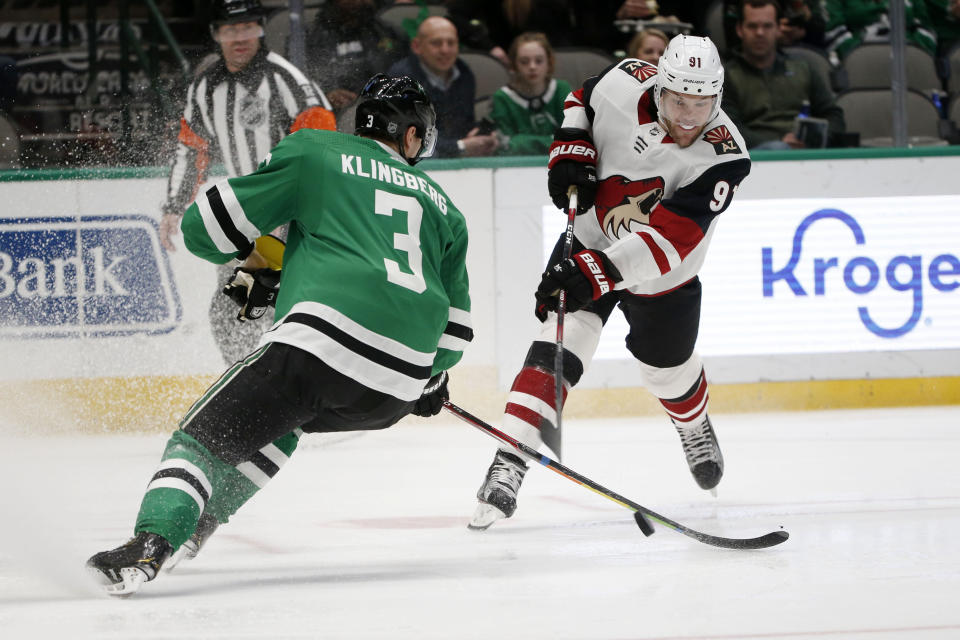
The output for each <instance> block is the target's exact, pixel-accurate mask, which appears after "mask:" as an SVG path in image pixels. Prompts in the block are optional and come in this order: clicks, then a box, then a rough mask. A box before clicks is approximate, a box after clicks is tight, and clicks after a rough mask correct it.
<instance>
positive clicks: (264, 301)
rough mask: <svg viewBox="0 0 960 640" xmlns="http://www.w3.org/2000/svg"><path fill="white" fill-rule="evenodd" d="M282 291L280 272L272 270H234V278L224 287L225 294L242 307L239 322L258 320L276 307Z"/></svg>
mask: <svg viewBox="0 0 960 640" xmlns="http://www.w3.org/2000/svg"><path fill="white" fill-rule="evenodd" d="M279 291H280V272H279V271H275V270H273V269H270V268H265V269H257V270H256V271H251V270H250V269H244V268H243V267H237V268H236V269H234V270H233V277H232V278H230V281H229V282H227V284H226V286H224V287H223V293H224V294H226V295H228V296H230V298H231V299H232V300H233V301H234V302H236V303H237V304H238V305H240V311H239V313H237V320H239V321H240V322H244V321H245V320H257V319H258V318H260V317H262V316H263V314H264V313H266V311H267V307H272V306H275V305H276V302H277V293H278V292H279Z"/></svg>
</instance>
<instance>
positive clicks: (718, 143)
mask: <svg viewBox="0 0 960 640" xmlns="http://www.w3.org/2000/svg"><path fill="white" fill-rule="evenodd" d="M703 139H704V140H706V141H707V142H709V143H710V144H712V145H713V150H714V151H715V152H716V153H717V155H718V156H722V155H725V154H727V153H743V151H742V150H741V149H740V145H738V144H737V141H736V140H734V139H733V134H731V133H730V130H729V129H727V126H726V125H723V124H722V125H720V126H719V127H714V128H713V129H710V131H707V132H706V133H705V134H703Z"/></svg>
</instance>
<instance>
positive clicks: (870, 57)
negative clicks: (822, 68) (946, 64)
mask: <svg viewBox="0 0 960 640" xmlns="http://www.w3.org/2000/svg"><path fill="white" fill-rule="evenodd" d="M891 51H892V49H891V47H890V45H887V44H864V45H860V46H859V47H857V48H856V49H854V50H853V51H851V52H850V53H849V55H847V57H846V58H844V59H843V68H844V70H845V71H846V75H847V88H849V89H880V88H887V87H889V86H890V60H891V55H892V54H891ZM904 52H905V53H904V55H905V56H906V76H907V77H906V80H907V88H908V89H913V90H915V91H920V92H923V93H925V94H927V95H929V94H930V91H932V90H937V91H939V90H941V89H942V88H943V82H942V81H941V80H940V76H939V75H937V66H936V63H935V62H934V60H933V56H931V55H930V54H929V53H927V52H926V51H924V50H923V49H921V48H919V47H914V46H908V47H906V48H905V49H904Z"/></svg>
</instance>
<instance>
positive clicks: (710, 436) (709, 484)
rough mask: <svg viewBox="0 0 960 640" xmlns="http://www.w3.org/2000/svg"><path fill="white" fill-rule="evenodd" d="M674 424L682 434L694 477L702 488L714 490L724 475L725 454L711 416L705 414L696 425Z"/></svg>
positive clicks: (682, 441) (682, 440)
mask: <svg viewBox="0 0 960 640" xmlns="http://www.w3.org/2000/svg"><path fill="white" fill-rule="evenodd" d="M673 426H675V427H676V428H677V433H679V434H680V442H681V443H683V453H684V454H685V455H686V456H687V465H688V466H689V467H690V473H692V474H693V479H694V480H696V481H697V484H698V485H700V488H701V489H706V490H708V491H713V489H714V488H715V487H716V486H717V485H718V484H720V478H722V477H723V454H721V453H720V445H719V444H718V443H717V436H716V435H715V434H714V433H713V425H712V424H710V417H709V416H707V415H704V417H703V420H702V421H701V422H699V423H697V424H695V425H689V426H682V427H681V426H680V425H678V424H677V423H676V422H674V425H673ZM714 493H715V492H714Z"/></svg>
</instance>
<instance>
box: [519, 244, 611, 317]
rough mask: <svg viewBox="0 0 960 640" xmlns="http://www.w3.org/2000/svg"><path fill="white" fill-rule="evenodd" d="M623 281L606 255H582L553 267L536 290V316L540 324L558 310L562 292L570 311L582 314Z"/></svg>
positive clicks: (590, 252) (595, 253)
mask: <svg viewBox="0 0 960 640" xmlns="http://www.w3.org/2000/svg"><path fill="white" fill-rule="evenodd" d="M622 279H623V278H622V277H621V276H620V272H619V271H617V268H616V267H615V266H614V265H613V263H612V262H610V259H609V258H607V256H606V255H605V254H604V253H603V251H592V250H589V249H588V250H587V251H581V252H580V253H576V254H574V255H573V257H572V258H567V259H566V260H562V261H560V262H558V263H557V264H555V265H553V266H552V267H550V268H549V269H547V271H546V272H545V273H544V274H543V276H542V277H541V278H540V286H539V287H537V293H536V297H537V309H536V316H537V318H539V319H540V321H541V322H543V321H545V320H546V318H547V311H556V310H557V299H558V296H559V295H560V290H561V289H563V290H564V291H566V292H567V311H570V312H571V313H572V312H574V311H579V310H580V309H582V308H583V307H585V306H586V305H588V304H590V303H591V302H592V301H594V300H597V299H598V298H599V297H600V296H602V295H603V294H605V293H608V292H609V291H610V290H612V289H613V285H614V284H616V283H617V282H620V280H622Z"/></svg>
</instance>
